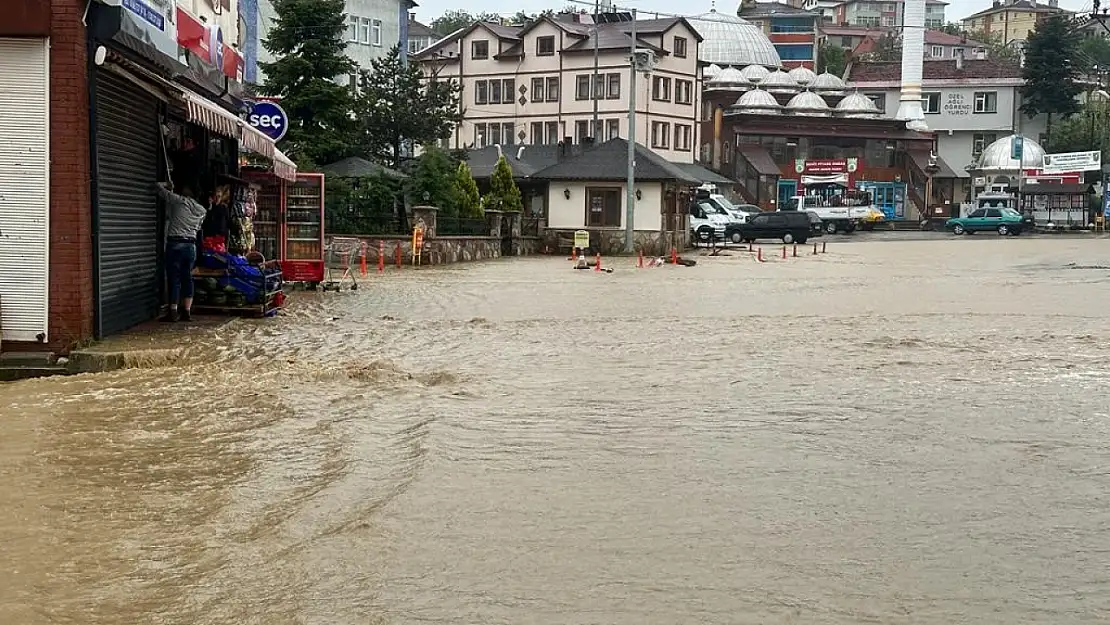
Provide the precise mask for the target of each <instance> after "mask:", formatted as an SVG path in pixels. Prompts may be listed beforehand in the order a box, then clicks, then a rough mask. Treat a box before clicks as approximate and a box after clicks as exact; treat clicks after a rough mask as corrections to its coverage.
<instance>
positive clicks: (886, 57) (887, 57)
mask: <svg viewBox="0 0 1110 625" xmlns="http://www.w3.org/2000/svg"><path fill="white" fill-rule="evenodd" d="M867 60H869V61H900V60H902V45H901V44H900V43H899V42H898V38H897V37H896V36H895V35H894V34H892V33H889V32H886V33H883V34H882V35H879V38H878V39H877V40H876V41H875V47H874V48H872V49H871V52H868V53H867Z"/></svg>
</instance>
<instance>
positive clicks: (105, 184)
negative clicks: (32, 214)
mask: <svg viewBox="0 0 1110 625" xmlns="http://www.w3.org/2000/svg"><path fill="white" fill-rule="evenodd" d="M159 132H160V130H159V128H158V101H157V100H156V99H155V98H154V96H152V95H150V93H148V92H147V91H145V90H143V89H140V88H139V87H137V86H135V85H132V84H131V83H130V82H128V81H127V80H126V79H124V78H122V77H119V76H116V75H115V74H112V73H110V72H108V71H105V70H100V71H98V72H97V76H96V156H97V181H96V183H97V199H98V202H99V204H98V207H97V236H98V239H97V277H98V293H97V312H98V315H97V320H98V333H97V334H98V335H99V336H108V335H111V334H115V333H118V332H121V331H123V330H126V329H128V328H130V327H132V326H135V325H137V324H140V323H142V322H144V321H148V320H150V319H153V318H154V317H156V316H157V315H158V310H159V308H160V306H161V301H160V294H161V282H162V280H161V273H160V272H159V266H158V257H159V254H158V252H159V250H158V247H159V241H160V237H159V233H158V202H157V196H156V195H155V193H154V183H155V182H156V181H157V180H158V152H159V150H160V149H161V148H160V147H159V146H160V145H161V144H160V143H159V138H158V133H159Z"/></svg>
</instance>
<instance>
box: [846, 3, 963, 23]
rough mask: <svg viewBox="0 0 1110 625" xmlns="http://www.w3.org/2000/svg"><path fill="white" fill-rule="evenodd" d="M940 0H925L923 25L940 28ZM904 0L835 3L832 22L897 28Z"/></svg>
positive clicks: (903, 12)
mask: <svg viewBox="0 0 1110 625" xmlns="http://www.w3.org/2000/svg"><path fill="white" fill-rule="evenodd" d="M947 6H948V3H947V2H943V1H942V0H925V27H926V28H941V27H942V26H944V24H945V16H944V10H945V8H946V7H947ZM905 12H906V3H905V0H847V1H846V2H841V3H840V4H839V5H837V7H836V10H835V16H834V17H833V23H835V24H836V25H839V26H871V27H885V28H898V27H901V26H902V24H903V19H904V16H905Z"/></svg>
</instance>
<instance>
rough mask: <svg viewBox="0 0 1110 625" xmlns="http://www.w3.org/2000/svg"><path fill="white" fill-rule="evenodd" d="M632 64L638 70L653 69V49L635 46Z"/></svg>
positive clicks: (646, 70) (647, 70)
mask: <svg viewBox="0 0 1110 625" xmlns="http://www.w3.org/2000/svg"><path fill="white" fill-rule="evenodd" d="M632 57H633V58H632V64H633V66H635V68H636V71H638V72H650V71H651V70H653V69H655V51H654V50H649V49H647V48H637V49H636V51H635V52H633V53H632Z"/></svg>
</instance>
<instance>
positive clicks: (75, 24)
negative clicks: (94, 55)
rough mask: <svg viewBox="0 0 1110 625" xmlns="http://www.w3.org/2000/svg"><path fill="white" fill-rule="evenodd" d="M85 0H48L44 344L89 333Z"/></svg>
mask: <svg viewBox="0 0 1110 625" xmlns="http://www.w3.org/2000/svg"><path fill="white" fill-rule="evenodd" d="M85 5H86V2H85V0H52V20H51V33H50V159H51V167H50V347H51V348H52V349H55V350H59V351H65V350H67V349H68V348H69V347H71V346H72V345H73V344H74V343H76V342H78V341H81V340H84V339H87V338H89V337H91V336H92V334H93V248H92V204H91V198H90V188H89V182H90V167H91V164H90V161H89V97H88V94H89V90H88V65H87V56H88V54H87V48H86V40H85V27H84V26H83V25H82V23H81V16H82V15H83V14H84V11H85Z"/></svg>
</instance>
